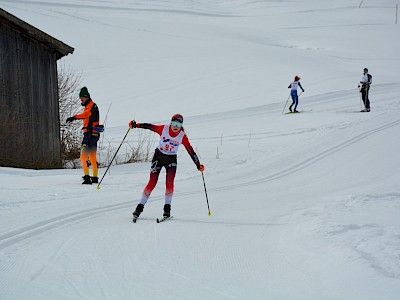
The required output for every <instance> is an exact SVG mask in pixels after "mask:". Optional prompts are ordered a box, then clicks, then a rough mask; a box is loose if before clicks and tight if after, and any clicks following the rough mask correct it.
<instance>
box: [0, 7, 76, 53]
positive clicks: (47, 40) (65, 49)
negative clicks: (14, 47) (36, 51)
mask: <svg viewBox="0 0 400 300" xmlns="http://www.w3.org/2000/svg"><path fill="white" fill-rule="evenodd" d="M0 24H4V25H6V26H9V27H11V28H12V29H14V30H15V31H17V32H19V33H20V34H22V35H24V36H26V37H28V38H30V39H31V40H34V41H36V42H37V43H39V44H41V45H42V46H43V47H45V48H46V49H54V50H55V51H56V53H57V59H60V58H62V57H63V56H66V55H68V54H72V53H73V52H74V48H72V47H71V46H68V45H67V44H64V43H63V42H61V41H60V40H57V39H55V38H53V37H52V36H50V35H48V34H47V33H45V32H43V31H41V30H39V29H37V28H36V27H34V26H32V25H30V24H28V23H26V22H24V21H22V20H21V19H19V18H17V17H16V16H14V15H12V14H10V13H8V12H7V11H5V10H4V9H1V8H0Z"/></svg>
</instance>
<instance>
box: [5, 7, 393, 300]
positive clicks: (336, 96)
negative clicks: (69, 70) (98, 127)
mask: <svg viewBox="0 0 400 300" xmlns="http://www.w3.org/2000/svg"><path fill="white" fill-rule="evenodd" d="M363 2H364V3H363V5H362V7H361V8H358V5H359V4H360V1H351V2H350V3H349V1H344V0H340V1H335V2H330V1H312V0H307V1H301V3H300V2H299V1H298V2H296V1H239V0H235V1H178V0H175V1H168V2H167V1H158V0H157V1H156V0H155V1H128V0H125V1H73V0H63V1H52V0H48V1H3V0H0V7H1V8H4V9H6V10H7V11H9V12H11V13H13V14H15V15H16V16H18V17H20V18H22V19H24V20H26V21H27V22H29V23H31V24H32V25H34V26H36V27H38V28H40V29H42V30H44V31H46V32H48V33H49V34H51V35H53V36H54V37H56V38H58V39H60V40H62V41H64V42H66V43H67V44H69V45H71V46H73V47H75V48H76V50H75V52H74V54H73V55H72V56H68V57H66V58H64V59H63V62H65V63H67V64H71V65H72V66H73V68H74V69H75V70H77V71H79V72H82V74H83V78H84V81H85V82H84V84H85V85H87V86H88V88H89V91H90V92H91V94H92V96H93V98H94V99H95V101H96V102H97V103H98V104H99V106H100V108H102V107H103V108H107V107H108V106H109V105H110V103H112V107H111V110H110V115H109V123H108V124H109V125H108V126H109V128H108V130H107V131H106V133H105V134H106V135H108V139H110V140H113V141H114V142H115V143H116V144H118V143H119V142H120V141H121V139H122V137H123V136H124V134H125V132H126V130H127V126H126V124H127V123H128V121H129V120H130V119H131V118H133V117H135V118H136V119H137V120H138V121H139V122H142V121H151V122H157V123H159V122H164V121H166V120H167V119H168V118H169V117H170V115H172V114H173V113H176V112H180V113H182V114H183V115H184V116H185V126H186V129H187V131H188V134H189V138H190V140H191V143H192V145H193V146H194V147H195V149H196V151H197V152H198V153H199V155H200V157H201V161H202V163H204V165H205V166H206V171H205V173H204V175H205V180H206V184H207V191H208V195H209V200H210V208H211V212H212V216H208V215H207V204H206V200H205V195H204V189H203V182H202V179H201V176H200V174H199V173H198V172H197V171H196V169H195V166H194V165H193V163H192V162H191V160H190V158H189V156H188V155H187V153H185V150H181V151H180V154H179V167H178V173H177V177H176V182H175V188H176V192H175V194H174V200H173V203H172V212H173V215H174V219H173V220H171V221H168V222H165V223H163V224H156V222H155V219H156V218H157V217H160V216H161V214H162V206H163V198H164V197H163V194H164V178H163V176H161V177H160V181H159V184H158V186H157V188H156V189H155V190H154V192H153V194H152V197H151V198H150V200H149V202H148V204H147V205H146V207H145V211H144V213H143V214H142V216H141V218H140V220H139V221H138V222H137V223H136V224H133V223H132V222H131V212H132V211H133V209H134V207H135V206H136V204H137V201H138V199H139V196H140V194H141V192H142V189H143V187H144V185H145V184H146V183H147V180H148V172H149V164H148V163H140V164H128V165H119V166H113V167H112V168H111V173H110V174H107V175H106V177H105V179H104V181H103V183H102V186H101V189H100V190H96V188H95V186H89V187H88V186H81V185H80V176H81V170H41V171H36V170H21V169H12V168H0V188H1V194H2V196H1V201H0V220H1V221H0V222H1V223H0V224H1V226H0V228H1V229H0V274H2V275H1V276H0V299H25V298H28V297H29V298H30V299H332V300H333V299H335V300H337V299H360V300H361V299H362V300H364V299H371V300H372V299H385V300H386V299H398V297H399V295H400V257H399V253H400V240H399V236H400V221H399V218H398V216H399V213H400V200H399V199H400V193H399V183H398V182H399V179H400V174H399V171H398V170H399V167H400V157H399V156H400V154H399V151H398V148H399V140H398V138H397V136H398V130H399V128H400V117H399V111H400V104H399V102H398V91H397V90H398V84H399V80H398V79H397V70H398V69H399V67H400V63H399V58H398V50H399V44H398V43H399V42H398V39H397V38H395V37H396V36H398V34H399V32H398V31H399V27H398V25H397V26H396V25H395V24H394V17H395V15H394V14H395V11H394V6H395V3H396V2H395V1H389V0H381V1H372V0H371V1H363ZM365 66H367V67H369V69H370V72H371V74H372V75H373V86H372V88H371V96H370V98H371V107H372V112H371V113H365V114H362V113H358V112H359V110H360V99H359V95H358V90H357V82H358V81H359V79H360V77H361V73H362V69H363V68H364V67H365ZM296 74H298V75H300V76H301V77H302V84H303V86H304V88H305V90H306V92H305V93H304V94H302V95H301V97H300V108H301V109H304V111H303V113H301V114H296V115H294V114H291V115H287V114H283V113H282V110H283V108H284V105H285V102H286V100H287V99H288V94H289V93H288V89H287V85H288V84H289V83H290V81H291V80H292V79H293V76H294V75H296ZM103 117H104V116H103ZM137 135H138V133H137V131H136V130H133V131H132V132H130V133H129V136H128V142H132V143H133V142H134V141H135V139H137ZM103 174H104V169H102V170H101V171H100V175H101V176H102V175H103Z"/></svg>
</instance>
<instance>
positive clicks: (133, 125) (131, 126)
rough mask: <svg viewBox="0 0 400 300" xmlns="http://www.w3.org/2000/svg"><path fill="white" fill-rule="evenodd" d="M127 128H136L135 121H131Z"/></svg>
mask: <svg viewBox="0 0 400 300" xmlns="http://www.w3.org/2000/svg"><path fill="white" fill-rule="evenodd" d="M129 127H130V128H131V129H132V128H136V121H135V120H132V121H130V122H129Z"/></svg>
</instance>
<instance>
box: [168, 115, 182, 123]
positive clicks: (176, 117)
mask: <svg viewBox="0 0 400 300" xmlns="http://www.w3.org/2000/svg"><path fill="white" fill-rule="evenodd" d="M171 121H178V122H179V123H183V117H182V115H180V114H175V115H173V116H172V118H171Z"/></svg>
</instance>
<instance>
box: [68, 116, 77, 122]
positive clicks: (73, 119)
mask: <svg viewBox="0 0 400 300" xmlns="http://www.w3.org/2000/svg"><path fill="white" fill-rule="evenodd" d="M75 120H76V118H75V117H69V118H68V119H67V123H70V122H72V121H75Z"/></svg>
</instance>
